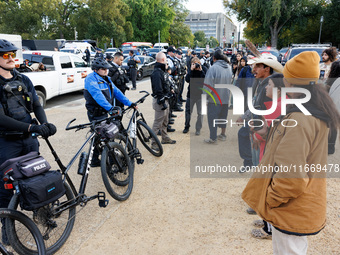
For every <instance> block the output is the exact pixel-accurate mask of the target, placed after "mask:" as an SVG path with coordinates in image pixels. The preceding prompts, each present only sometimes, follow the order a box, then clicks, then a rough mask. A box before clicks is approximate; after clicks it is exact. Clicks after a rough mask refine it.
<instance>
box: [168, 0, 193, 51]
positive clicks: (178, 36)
mask: <svg viewBox="0 0 340 255" xmlns="http://www.w3.org/2000/svg"><path fill="white" fill-rule="evenodd" d="M165 1H166V2H168V4H169V7H170V8H173V9H174V11H175V13H176V17H175V19H174V22H173V23H172V24H171V25H170V31H169V41H168V42H169V43H170V44H171V45H177V47H179V46H188V45H189V44H190V43H189V42H192V41H193V40H194V35H193V34H192V32H191V29H190V27H189V26H188V25H186V24H184V21H185V18H186V17H187V16H188V14H189V11H188V10H187V9H186V8H185V7H184V6H183V4H182V0H165Z"/></svg>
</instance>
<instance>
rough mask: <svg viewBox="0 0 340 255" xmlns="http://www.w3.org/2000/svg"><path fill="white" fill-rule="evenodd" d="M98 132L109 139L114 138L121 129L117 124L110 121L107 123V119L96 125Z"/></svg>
mask: <svg viewBox="0 0 340 255" xmlns="http://www.w3.org/2000/svg"><path fill="white" fill-rule="evenodd" d="M96 130H97V132H98V133H99V134H100V135H101V137H103V138H107V139H114V138H115V136H116V134H117V133H118V131H119V129H118V127H117V125H116V124H114V123H112V122H110V123H107V121H106V120H105V121H103V122H100V123H99V124H98V125H97V126H96Z"/></svg>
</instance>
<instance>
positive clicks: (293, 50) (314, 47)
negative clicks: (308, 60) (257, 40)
mask: <svg viewBox="0 0 340 255" xmlns="http://www.w3.org/2000/svg"><path fill="white" fill-rule="evenodd" d="M329 47H331V45H330V44H292V46H291V47H290V48H289V50H288V51H287V52H286V54H285V56H284V57H283V59H282V61H281V64H282V65H283V66H284V65H285V64H286V63H287V61H288V60H290V59H291V58H293V57H295V56H296V55H298V54H300V53H301V52H303V51H316V52H317V53H318V54H319V56H320V63H321V62H322V57H321V54H322V52H323V51H324V50H325V49H327V48H329Z"/></svg>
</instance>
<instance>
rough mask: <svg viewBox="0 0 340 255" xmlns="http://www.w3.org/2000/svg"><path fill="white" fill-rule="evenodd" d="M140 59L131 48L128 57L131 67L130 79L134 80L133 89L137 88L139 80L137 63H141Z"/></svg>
mask: <svg viewBox="0 0 340 255" xmlns="http://www.w3.org/2000/svg"><path fill="white" fill-rule="evenodd" d="M140 62H141V61H140V59H139V58H138V57H137V56H136V55H135V54H134V52H133V50H130V52H129V57H128V66H129V69H130V79H131V82H132V90H136V86H137V85H136V80H137V64H138V63H140Z"/></svg>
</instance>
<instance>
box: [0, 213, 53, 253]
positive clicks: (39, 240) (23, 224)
mask: <svg viewBox="0 0 340 255" xmlns="http://www.w3.org/2000/svg"><path fill="white" fill-rule="evenodd" d="M0 218H1V219H2V220H3V221H7V223H6V224H13V225H15V226H16V228H17V229H20V232H21V237H20V238H22V239H23V240H26V241H28V242H31V244H32V246H33V247H35V250H36V254H39V255H45V254H46V250H45V243H44V240H43V237H42V235H41V233H40V231H39V229H38V227H37V226H36V225H35V224H34V222H33V221H32V220H31V219H30V218H28V217H27V216H26V215H25V214H23V213H21V212H19V211H16V210H12V209H8V208H2V209H0ZM3 234H4V233H3ZM7 237H8V239H9V240H8V241H9V245H11V244H12V243H13V245H11V246H9V245H7V244H3V243H0V253H1V254H5V255H11V254H22V253H20V250H18V248H17V247H16V246H15V244H16V242H15V241H13V240H12V238H15V237H13V236H10V235H7Z"/></svg>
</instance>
